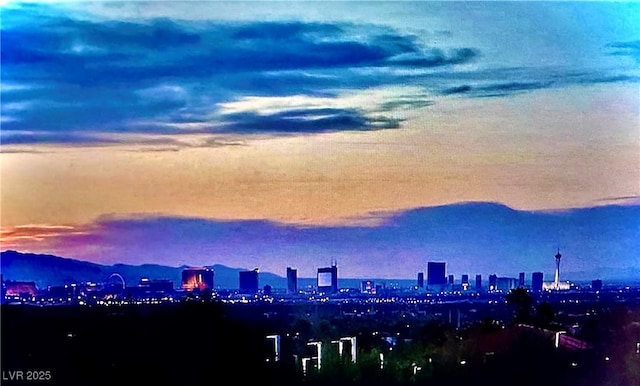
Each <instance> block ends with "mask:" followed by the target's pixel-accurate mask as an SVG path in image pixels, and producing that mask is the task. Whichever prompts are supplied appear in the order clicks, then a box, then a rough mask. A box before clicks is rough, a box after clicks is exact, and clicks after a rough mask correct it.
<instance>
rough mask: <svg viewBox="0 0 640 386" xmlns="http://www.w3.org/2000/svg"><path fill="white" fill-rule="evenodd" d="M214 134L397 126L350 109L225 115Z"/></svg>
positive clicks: (393, 122)
mask: <svg viewBox="0 0 640 386" xmlns="http://www.w3.org/2000/svg"><path fill="white" fill-rule="evenodd" d="M225 119H226V122H225V124H224V125H222V126H221V127H220V129H219V130H217V132H222V133H229V132H231V133H246V134H257V133H275V134H277V133H282V134H286V133H321V132H329V131H336V130H372V129H393V128H397V127H399V125H400V121H399V120H398V119H394V118H390V117H384V116H382V117H367V116H365V115H363V114H362V113H360V112H358V111H355V110H349V109H307V110H292V111H286V112H281V113H275V114H268V115H265V114H256V113H236V114H228V115H227V116H226V117H225Z"/></svg>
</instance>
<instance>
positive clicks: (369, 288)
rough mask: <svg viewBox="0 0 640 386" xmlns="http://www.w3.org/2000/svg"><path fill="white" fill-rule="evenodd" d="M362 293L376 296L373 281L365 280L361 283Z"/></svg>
mask: <svg viewBox="0 0 640 386" xmlns="http://www.w3.org/2000/svg"><path fill="white" fill-rule="evenodd" d="M360 291H362V293H363V294H375V293H376V285H375V283H374V282H373V281H372V280H363V281H362V282H361V283H360Z"/></svg>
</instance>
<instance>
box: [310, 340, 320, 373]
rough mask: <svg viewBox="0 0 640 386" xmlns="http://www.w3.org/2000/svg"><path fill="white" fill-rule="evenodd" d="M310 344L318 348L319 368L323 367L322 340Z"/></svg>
mask: <svg viewBox="0 0 640 386" xmlns="http://www.w3.org/2000/svg"><path fill="white" fill-rule="evenodd" d="M307 345H308V346H316V350H317V353H318V355H317V356H318V370H320V368H321V367H322V342H309V343H307Z"/></svg>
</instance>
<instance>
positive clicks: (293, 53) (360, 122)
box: [1, 4, 638, 145]
mask: <svg viewBox="0 0 640 386" xmlns="http://www.w3.org/2000/svg"><path fill="white" fill-rule="evenodd" d="M438 31H440V29H438ZM452 34H455V31H448V32H447V34H446V36H449V37H450V36H451V35H452ZM423 35H424V32H422V35H421V33H418V32H416V31H413V30H412V31H411V32H409V30H406V31H405V30H401V29H399V28H391V27H389V26H382V25H374V24H367V23H354V22H346V21H326V22H318V21H313V22H311V21H309V22H307V21H294V20H275V21H255V20H254V21H251V20H243V21H228V20H227V21H219V20H206V18H200V19H199V20H189V21H186V20H171V19H168V18H146V19H135V18H129V19H126V20H118V19H116V18H95V17H92V16H90V15H88V14H83V13H79V12H78V11H77V9H76V11H75V12H70V11H69V9H66V8H63V7H58V6H55V5H44V4H15V5H13V6H7V7H6V8H5V9H3V25H2V34H1V39H2V69H1V71H2V78H3V88H2V108H3V116H2V129H3V134H2V144H3V145H24V144H42V143H68V144H82V145H92V144H94V145H95V144H107V145H108V144H112V143H113V142H111V141H110V140H109V138H111V137H110V136H109V135H104V134H105V133H106V134H113V133H116V134H117V133H151V134H157V135H180V134H183V133H184V132H185V131H186V132H191V133H209V134H217V133H225V134H229V133H235V134H238V135H245V134H254V133H262V134H271V135H278V134H281V133H290V134H291V133H317V132H326V131H341V130H376V129H389V128H396V127H398V126H399V125H400V123H401V122H402V117H401V116H399V114H400V115H401V111H402V110H406V109H411V108H416V107H425V106H429V105H431V104H433V103H435V102H434V97H435V96H438V95H455V96H458V97H477V96H494V97H495V96H508V95H512V94H515V93H520V92H527V91H531V90H535V89H540V88H547V87H562V86H564V85H566V84H572V83H589V82H619V81H633V82H637V81H638V74H629V73H626V72H623V73H608V72H604V73H602V72H592V73H588V74H586V75H580V76H574V75H571V74H570V71H569V70H567V69H562V70H559V71H557V72H556V73H554V72H553V71H549V69H545V68H540V67H537V66H535V65H532V66H530V67H522V68H518V69H516V70H514V69H512V68H501V67H495V66H494V67H491V68H486V67H485V68H483V67H482V66H481V64H482V63H483V60H485V59H486V58H485V57H484V56H483V52H482V50H481V49H479V48H476V47H473V46H472V45H465V44H461V43H458V44H457V45H451V44H447V45H440V44H439V43H438V42H437V41H434V42H432V43H427V42H426V40H425V38H424V36H423ZM430 36H434V37H437V36H444V35H442V34H438V33H437V31H436V32H433V33H432V34H431V35H430ZM446 36H445V37H446ZM608 49H609V50H610V52H609V54H610V55H626V56H630V57H633V58H635V59H636V60H637V58H638V56H637V53H638V42H637V41H630V42H614V43H611V44H609V45H608ZM476 64H478V66H476ZM481 68H482V69H481ZM5 83H6V85H7V86H6V87H5V86H4V84H5ZM407 85H412V88H413V89H414V90H413V91H411V92H405V93H394V92H393V91H391V92H386V93H384V101H381V100H379V99H375V98H374V99H373V100H372V99H371V98H370V96H371V93H370V92H366V91H362V90H382V92H385V91H384V90H385V89H397V88H398V87H401V88H402V87H406V86H407ZM354 90H356V91H357V90H360V91H362V92H360V93H357V92H354ZM372 102H373V103H372ZM374 110H375V111H374ZM399 112H400V113H399ZM24 133H28V135H25V134H24Z"/></svg>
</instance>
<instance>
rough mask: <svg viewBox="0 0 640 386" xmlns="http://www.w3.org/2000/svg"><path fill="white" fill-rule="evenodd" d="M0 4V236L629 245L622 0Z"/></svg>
mask: <svg viewBox="0 0 640 386" xmlns="http://www.w3.org/2000/svg"><path fill="white" fill-rule="evenodd" d="M1 6H2V13H3V23H2V24H3V25H2V27H1V28H2V37H1V38H2V47H3V49H2V62H3V66H2V70H1V71H2V79H3V87H2V121H1V123H2V131H0V139H1V142H2V144H1V146H0V160H1V162H0V172H1V177H2V186H1V190H0V193H1V201H2V213H1V215H0V221H1V223H2V229H1V231H2V234H1V236H2V241H1V244H0V245H1V246H2V250H7V249H15V250H19V251H22V252H34V253H52V254H57V255H60V256H64V257H70V258H77V259H81V260H87V261H93V262H98V263H104V264H113V263H129V264H143V263H158V264H165V265H171V266H178V265H181V264H186V265H206V264H207V263H209V264H211V263H219V264H224V265H228V266H237V267H245V268H253V267H260V269H265V270H267V271H271V272H280V271H282V269H281V270H276V269H275V267H286V266H295V267H298V268H299V269H300V271H299V274H300V275H301V276H307V277H312V276H313V273H312V272H313V270H314V269H316V268H317V267H322V266H327V264H328V263H329V262H330V261H331V260H333V259H335V260H337V261H338V264H339V265H340V272H341V276H342V275H343V274H344V275H345V276H349V277H363V276H371V277H383V278H384V277H398V276H400V277H406V278H413V277H415V274H416V273H417V272H419V271H420V270H421V269H419V268H418V267H420V266H425V265H426V261H429V260H433V261H450V262H451V264H452V268H453V269H454V270H455V271H460V268H459V267H463V266H467V265H469V264H470V265H471V268H474V269H470V270H469V272H468V273H469V274H475V273H476V272H482V273H488V272H490V270H489V269H488V267H495V266H496V262H501V265H500V266H499V270H504V271H505V272H514V273H517V272H520V267H522V269H523V270H526V271H528V272H531V271H538V270H544V271H545V272H547V268H546V267H548V266H550V267H552V266H553V263H554V262H553V254H554V253H555V249H556V247H557V246H558V245H559V246H560V248H561V250H563V251H566V253H565V252H563V256H565V257H563V262H562V264H563V272H571V271H588V270H594V269H600V268H603V269H604V268H616V269H624V268H639V267H640V265H638V264H640V262H639V261H638V259H637V252H636V251H637V250H638V248H639V247H640V246H639V245H638V243H639V241H638V240H640V219H639V217H638V216H637V213H638V208H640V199H639V197H640V190H639V186H640V160H639V158H638V154H640V153H639V150H640V132H639V131H638V124H639V123H640V111H639V109H640V92H639V87H638V81H639V79H640V68H639V67H638V64H639V63H640V44H639V43H640V26H638V25H637V22H636V20H638V19H639V18H640V4H638V3H590V2H589V3H517V2H511V3H499V4H498V3H484V2H472V3H460V2H442V3H440V2H416V3H410V2H402V3H397V2H393V3H392V2H376V3H360V2H358V3H355V2H351V3H341V2H335V3H334V2H332V3H331V4H330V5H320V4H318V3H308V2H294V3H283V2H278V3H272V2H259V3H243V2H197V3H193V2H162V3H157V2H155V3H147V2H127V3H118V2H108V3H107V2H96V3H74V2H69V3H53V4H42V3H12V2H7V3H3V4H2V5H1ZM478 202H491V203H500V204H503V205H506V207H504V206H498V205H494V204H479V203H478ZM460 203H473V204H460ZM448 205H452V206H448ZM611 205H616V206H611ZM591 207H595V209H593V211H590V210H589V209H580V208H591ZM442 208H449V209H450V210H445V209H442ZM452 208H453V209H452ZM459 208H464V209H467V211H464V210H458V211H456V209H459ZM438 213H446V215H447V218H446V219H442V218H439V217H437V216H438ZM471 214H473V216H471ZM470 216H471V217H470ZM474 216H475V217H474ZM443 224H444V225H443ZM445 225H446V226H445ZM547 228H549V229H547ZM565 259H566V260H565ZM511 260H512V261H511ZM539 266H541V267H543V268H536V267H539ZM307 267H309V268H307ZM516 267H517V268H516ZM499 270H498V271H499ZM370 271H371V272H370ZM368 272H370V273H368ZM499 273H500V272H499Z"/></svg>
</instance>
